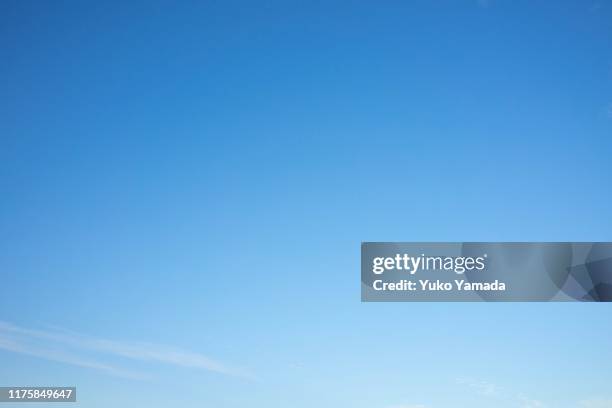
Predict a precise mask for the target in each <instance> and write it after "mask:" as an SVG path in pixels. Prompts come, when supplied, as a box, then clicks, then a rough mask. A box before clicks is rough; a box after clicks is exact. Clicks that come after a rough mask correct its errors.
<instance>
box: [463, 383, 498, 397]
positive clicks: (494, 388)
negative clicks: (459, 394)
mask: <svg viewBox="0 0 612 408" xmlns="http://www.w3.org/2000/svg"><path fill="white" fill-rule="evenodd" d="M457 383H458V384H461V385H465V386H467V387H469V388H471V389H473V390H475V391H476V392H477V393H478V394H480V395H486V396H490V397H493V396H499V395H500V393H501V391H502V387H500V386H498V385H496V384H493V383H490V382H488V381H483V380H478V379H474V378H458V379H457Z"/></svg>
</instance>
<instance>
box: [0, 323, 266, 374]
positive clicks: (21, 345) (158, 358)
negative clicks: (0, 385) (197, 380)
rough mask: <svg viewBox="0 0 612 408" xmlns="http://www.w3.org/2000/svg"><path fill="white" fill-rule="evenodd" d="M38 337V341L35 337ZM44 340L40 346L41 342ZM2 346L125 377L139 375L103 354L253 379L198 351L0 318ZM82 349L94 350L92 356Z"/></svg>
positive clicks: (243, 372) (245, 372) (6, 348)
mask: <svg viewBox="0 0 612 408" xmlns="http://www.w3.org/2000/svg"><path fill="white" fill-rule="evenodd" d="M33 340H36V341H33ZM41 341H42V342H43V345H42V346H41V345H40V344H38V343H40V342H41ZM0 349H4V350H7V351H12V352H15V353H21V354H27V355H31V356H36V357H40V358H45V359H48V360H54V361H59V362H63V363H67V364H71V365H76V366H82V367H88V368H94V369H98V370H101V371H105V372H107V373H110V374H115V375H119V376H123V377H132V378H140V377H141V376H140V375H139V374H138V373H132V372H130V371H126V370H123V369H121V368H118V367H114V366H111V365H108V364H106V363H102V362H99V361H98V360H103V357H104V356H111V357H119V358H124V359H129V360H138V361H141V362H145V363H146V362H148V363H162V364H168V365H173V366H178V367H185V368H194V369H202V370H207V371H212V372H216V373H220V374H226V375H231V376H235V377H242V378H247V379H254V376H253V375H252V374H251V373H249V372H248V371H246V370H244V369H242V368H238V367H234V366H230V365H227V364H224V363H221V362H219V361H216V360H214V359H211V358H209V357H207V356H204V355H202V354H199V353H195V352H191V351H186V350H182V349H179V348H175V347H169V346H163V345H159V344H153V343H144V342H121V341H115V340H108V339H102V338H95V337H91V336H85V335H82V334H78V333H75V332H70V331H66V330H59V329H53V330H38V329H30V328H25V327H20V326H17V325H14V324H10V323H7V322H2V321H0ZM80 351H88V352H94V353H96V354H97V357H96V360H89V359H87V358H85V356H83V353H79V352H80Z"/></svg>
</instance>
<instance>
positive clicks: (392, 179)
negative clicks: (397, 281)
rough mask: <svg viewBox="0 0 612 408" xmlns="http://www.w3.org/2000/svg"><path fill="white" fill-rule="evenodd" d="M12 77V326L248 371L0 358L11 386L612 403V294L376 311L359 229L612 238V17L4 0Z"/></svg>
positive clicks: (89, 396) (2, 314)
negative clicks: (581, 300) (607, 299)
mask: <svg viewBox="0 0 612 408" xmlns="http://www.w3.org/2000/svg"><path fill="white" fill-rule="evenodd" d="M0 78H1V79H0V278H1V283H0V320H3V321H7V322H11V323H13V324H18V325H20V326H24V327H33V328H40V327H46V326H48V325H52V326H59V327H62V328H66V329H70V330H74V331H77V332H80V333H85V334H88V335H91V336H95V337H100V338H109V339H117V340H122V341H123V340H125V341H148V342H154V343H161V344H169V345H174V346H177V347H181V348H184V349H187V350H193V351H197V352H200V353H202V354H205V355H208V356H211V357H212V358H215V359H218V360H220V361H223V362H228V363H231V364H235V365H238V366H241V367H245V368H248V369H249V370H250V371H251V372H253V373H254V375H255V376H256V377H257V379H256V380H246V379H242V378H235V377H232V376H225V375H222V374H218V373H214V372H208V371H202V370H195V369H185V368H179V367H172V366H167V365H155V364H153V365H146V366H145V369H146V370H147V371H149V372H150V373H151V374H152V375H153V377H154V379H153V380H150V381H137V380H127V379H124V378H116V377H113V376H111V375H108V374H106V373H103V372H99V371H96V370H90V369H86V368H81V367H75V366H71V365H66V364H61V363H58V362H52V361H47V360H45V359H39V358H36V357H33V356H27V355H23V354H17V353H11V352H9V351H6V350H0V385H38V384H41V385H54V384H58V385H63V384H66V385H68V384H70V385H76V386H77V387H78V388H79V401H80V402H79V404H78V406H83V407H109V406H113V407H168V406H177V407H215V408H216V407H227V408H234V407H240V408H243V407H257V408H259V407H262V408H263V407H289V406H290V407H295V408H300V407H354V408H361V407H364V408H365V407H368V408H378V407H380V408H389V407H412V406H419V404H422V405H423V406H424V407H426V408H431V407H438V408H439V407H451V406H453V407H454V406H459V407H468V406H469V407H475V408H478V407H490V406H499V407H538V406H547V407H583V406H584V407H586V406H587V405H584V404H582V405H581V403H580V401H583V400H588V399H593V398H602V399H608V400H612V391H610V387H609V385H610V383H612V369H611V364H612V351H611V348H610V341H611V340H612V313H611V311H610V307H609V306H608V305H607V304H578V303H576V304H459V303H456V304H452V303H448V304H362V303H360V300H359V299H360V290H359V248H360V242H361V241H377V240H383V241H470V240H479V241H489V240H491V241H494V240H520V241H539V240H542V241H610V240H612V235H611V230H612V216H611V215H612V214H611V211H610V201H611V199H612V192H611V188H610V186H611V185H612V183H611V178H612V160H611V154H612V138H611V136H612V134H611V132H612V3H611V2H609V1H599V2H595V1H592V2H591V1H558V2H557V1H555V2H531V1H515V2H510V1H504V0H498V1H495V0H490V1H480V2H479V1H470V0H465V1H413V2H399V1H388V2H378V3H376V2H361V1H346V2H342V1H338V2H322V1H308V2H282V1H265V2H261V1H252V2H239V1H223V2H212V1H201V2H189V1H186V2H181V3H180V4H173V3H172V2H169V1H146V2H145V1H142V2H114V3H106V2H77V1H73V2H66V1H55V2H52V1H16V0H7V1H2V2H1V3H0ZM126 364H132V363H129V362H127V363H126ZM461 378H475V379H479V380H478V381H485V382H487V383H492V384H499V386H500V387H503V389H504V390H506V391H505V392H504V395H505V397H503V398H502V397H499V396H496V395H488V394H487V393H481V392H478V390H477V389H475V388H477V387H470V386H466V384H465V383H464V382H462V381H458V379H461ZM162 384H165V385H167V386H168V387H169V389H168V390H167V391H163V392H160V389H161V385H162ZM508 394H511V395H512V396H511V397H508ZM522 396H526V397H525V398H527V397H528V398H532V399H537V400H538V401H542V403H543V404H545V405H537V403H536V402H532V403H531V405H528V404H530V403H529V402H517V399H521V398H523V397H522ZM604 404H605V402H604ZM588 406H589V407H591V406H595V405H588ZM601 406H602V407H603V406H604V405H601ZM605 406H606V407H608V405H605Z"/></svg>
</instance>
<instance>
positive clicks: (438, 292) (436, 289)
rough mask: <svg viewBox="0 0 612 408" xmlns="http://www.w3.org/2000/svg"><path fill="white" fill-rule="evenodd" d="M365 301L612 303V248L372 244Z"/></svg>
mask: <svg viewBox="0 0 612 408" xmlns="http://www.w3.org/2000/svg"><path fill="white" fill-rule="evenodd" d="M361 300H362V301H364V302H428V301H441V302H444V301H449V302H451V301H452V302H462V301H464V302H470V301H473V302H478V301H489V302H529V301H534V302H548V301H555V302H572V301H573V302H575V301H579V302H611V301H612V242H446V243H432V242H364V243H362V244H361Z"/></svg>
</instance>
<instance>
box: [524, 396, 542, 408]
mask: <svg viewBox="0 0 612 408" xmlns="http://www.w3.org/2000/svg"><path fill="white" fill-rule="evenodd" d="M518 400H519V403H520V407H521V408H545V407H546V404H544V403H543V402H542V401H539V400H536V399H533V398H529V397H527V396H525V395H523V394H520V395H519V396H518Z"/></svg>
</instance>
